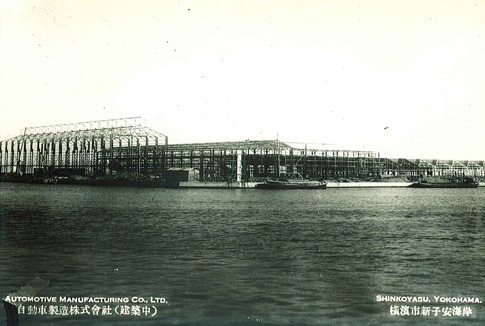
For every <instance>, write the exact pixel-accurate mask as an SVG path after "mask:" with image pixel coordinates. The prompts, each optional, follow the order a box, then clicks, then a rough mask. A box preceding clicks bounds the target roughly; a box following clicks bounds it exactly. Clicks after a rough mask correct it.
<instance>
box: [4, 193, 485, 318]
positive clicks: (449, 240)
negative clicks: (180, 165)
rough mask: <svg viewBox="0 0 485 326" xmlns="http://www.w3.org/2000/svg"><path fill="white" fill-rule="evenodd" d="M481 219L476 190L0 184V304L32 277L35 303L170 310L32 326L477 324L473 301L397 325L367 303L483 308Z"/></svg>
mask: <svg viewBox="0 0 485 326" xmlns="http://www.w3.org/2000/svg"><path fill="white" fill-rule="evenodd" d="M484 222H485V188H478V189H408V188H382V189H328V190H311V191H305V190H302V191H299V190H294V191H258V190H254V189H248V190H206V189H204V190H181V189H136V188H114V187H113V188H111V187H99V188H98V187H88V186H85V187H83V186H67V185H65V186H62V185H30V184H0V228H1V229H0V244H1V248H2V250H1V252H0V264H1V265H0V266H1V267H0V291H1V292H0V295H1V296H2V297H4V296H5V295H7V294H9V293H11V292H15V291H17V290H18V289H19V288H20V287H21V286H23V285H25V284H26V283H27V282H29V281H30V280H32V279H33V278H35V277H41V278H43V279H46V280H49V281H50V284H49V286H48V287H47V288H46V289H44V290H42V292H41V293H39V295H41V296H46V297H48V296H53V297H59V296H70V297H82V296H103V297H132V296H143V297H150V296H153V297H165V298H167V300H169V302H170V303H169V304H167V305H164V306H161V307H160V310H159V312H158V314H157V316H155V317H154V318H148V317H147V318H134V317H130V316H122V317H93V316H83V317H82V318H81V317H75V316H74V317H59V316H35V317H34V316H20V318H21V322H22V320H24V321H25V322H26V324H35V325H50V324H52V325H57V324H71V325H77V324H82V323H83V324H116V325H119V324H123V325H132V324H133V325H138V324H153V325H164V324H181V323H185V324H188V323H193V324H194V325H196V324H217V325H219V324H221V325H227V324H238V325H239V324H241V325H253V324H292V325H294V324H308V325H334V324H335V325H382V324H386V325H388V324H393V325H403V324H426V325H428V324H429V325H436V324H441V325H443V324H444V325H457V324H464V323H472V324H477V325H482V324H484V323H485V309H484V308H483V304H475V305H469V306H471V307H472V308H473V314H472V316H471V317H470V318H464V317H450V318H447V317H443V318H439V317H435V318H431V317H411V316H409V317H396V316H390V314H389V306H390V304H389V303H382V302H376V295H380V294H381V295H421V296H433V295H440V296H467V297H469V296H473V297H479V298H481V299H485V297H484V293H485V283H484V281H485V236H484V231H483V230H484V229H483V227H484ZM3 316H4V314H2V315H0V317H2V320H3V319H4V318H3ZM22 318H23V319H22Z"/></svg>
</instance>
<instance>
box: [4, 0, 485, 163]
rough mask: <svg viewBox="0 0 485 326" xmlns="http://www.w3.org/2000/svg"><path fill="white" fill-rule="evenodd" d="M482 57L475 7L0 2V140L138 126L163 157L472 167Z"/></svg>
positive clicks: (484, 32)
mask: <svg viewBox="0 0 485 326" xmlns="http://www.w3.org/2000/svg"><path fill="white" fill-rule="evenodd" d="M484 58H485V1H483V0H481V1H468V0H462V1H455V0H453V1H448V0H439V1H422V0H420V1H413V0H411V1H393V0H390V1H389V0H386V1H372V0H369V1H341V0H318V1H287V0H278V1H269V0H268V1H261V0H258V1H251V0H249V1H238V0H231V1H227V0H226V1H201V0H197V1H185V0H174V1H172V0H164V1H158V0H157V1H149V0H140V1H127V0H106V1H101V0H96V1H93V0H84V1H62V0H50V1H43V0H2V1H1V2H0V139H2V140H5V139H7V138H10V137H14V136H16V135H18V134H20V133H21V131H22V129H23V128H25V127H32V126H43V125H51V124H62V123H73V122H84V121H93V120H103V119H114V118H123V117H134V116H141V117H143V118H145V119H146V121H147V126H148V127H150V128H152V129H155V130H157V131H159V132H161V133H163V134H166V135H167V136H168V137H169V142H170V143H191V142H215V141H241V140H247V139H251V140H263V139H276V138H277V137H278V138H279V139H280V140H282V141H288V142H304V143H311V144H322V143H323V144H329V145H327V146H328V147H329V148H340V149H359V150H361V149H365V150H371V151H378V152H380V153H381V157H392V158H399V157H405V158H430V159H433V158H438V159H456V160H484V159H485V146H484V142H485V128H484V126H485V63H484ZM309 146H310V145H309ZM316 146H317V145H315V147H316ZM310 147H311V146H310Z"/></svg>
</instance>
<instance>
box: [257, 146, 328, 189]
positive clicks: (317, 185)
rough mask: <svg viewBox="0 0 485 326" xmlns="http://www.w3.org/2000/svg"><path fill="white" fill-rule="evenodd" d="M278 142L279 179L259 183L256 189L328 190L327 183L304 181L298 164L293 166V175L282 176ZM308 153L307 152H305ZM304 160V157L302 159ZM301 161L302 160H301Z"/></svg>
mask: <svg viewBox="0 0 485 326" xmlns="http://www.w3.org/2000/svg"><path fill="white" fill-rule="evenodd" d="M277 142H278V162H277V164H278V165H277V166H278V178H277V179H267V180H265V181H264V182H263V183H257V184H256V185H255V186H254V187H255V188H256V189H326V188H327V183H326V182H325V181H316V180H308V179H304V178H303V177H302V176H301V175H300V174H299V173H298V172H296V171H297V168H296V164H298V162H299V160H298V162H296V164H295V165H294V166H293V171H294V172H293V173H287V174H283V175H280V173H279V171H280V141H279V137H277ZM305 152H306V150H305ZM302 158H303V157H302ZM300 160H301V158H300Z"/></svg>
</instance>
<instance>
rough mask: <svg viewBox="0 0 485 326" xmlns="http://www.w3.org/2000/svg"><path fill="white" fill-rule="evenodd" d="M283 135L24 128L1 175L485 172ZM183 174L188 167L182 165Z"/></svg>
mask: <svg viewBox="0 0 485 326" xmlns="http://www.w3.org/2000/svg"><path fill="white" fill-rule="evenodd" d="M293 144H294V143H288V142H284V141H279V140H246V141H239V142H216V143H196V144H169V142H168V137H167V136H165V135H163V134H161V133H159V132H157V131H154V130H152V129H150V128H147V127H146V125H145V123H144V120H143V119H141V118H140V117H135V118H126V119H113V120H102V121H91V122H83V123H74V124H63V125H52V126H43V127H30V128H25V130H24V132H23V133H22V134H21V135H19V136H17V137H14V138H11V139H8V140H4V141H1V142H0V172H1V174H2V175H13V174H14V175H44V176H46V175H51V176H59V177H62V176H79V177H105V178H110V177H122V178H160V179H163V178H165V176H166V174H167V171H176V170H178V171H182V170H184V169H185V170H186V171H196V173H195V172H194V173H193V175H197V178H198V179H199V181H205V182H210V181H218V182H221V181H224V182H226V181H227V182H230V181H248V182H249V181H259V180H262V179H265V178H270V177H275V176H277V175H281V174H285V173H295V172H297V173H299V174H301V175H302V176H303V177H305V178H309V179H314V180H326V179H341V178H360V179H362V178H386V177H390V176H395V177H404V178H407V177H412V176H419V175H427V176H430V175H433V176H474V177H483V176H485V173H484V171H485V168H484V161H453V160H438V159H435V160H422V159H413V160H410V159H405V158H399V159H391V158H383V157H380V154H379V153H378V152H373V151H358V150H342V149H321V148H320V149H317V148H313V147H312V145H311V144H300V145H293ZM177 173H181V172H177Z"/></svg>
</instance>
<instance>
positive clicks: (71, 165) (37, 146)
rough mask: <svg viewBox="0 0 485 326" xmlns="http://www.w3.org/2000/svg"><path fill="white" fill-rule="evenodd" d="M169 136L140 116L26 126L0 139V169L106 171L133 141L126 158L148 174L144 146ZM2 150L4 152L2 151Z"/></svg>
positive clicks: (89, 173)
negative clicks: (14, 133) (9, 136)
mask: <svg viewBox="0 0 485 326" xmlns="http://www.w3.org/2000/svg"><path fill="white" fill-rule="evenodd" d="M160 140H162V141H164V143H165V145H167V143H168V138H167V137H166V136H165V135H163V134H161V133H158V132H156V131H154V130H152V129H149V128H147V127H146V126H145V123H144V120H143V119H141V118H140V117H134V118H124V119H111V120H100V121H90V122H82V123H75V124H62V125H51V126H42V127H31V128H25V130H24V134H23V135H19V136H17V137H14V138H11V139H8V140H5V141H2V142H0V148H1V149H0V172H1V173H20V174H33V173H35V172H39V171H40V172H41V173H54V172H56V173H69V174H87V175H93V174H105V173H106V171H107V170H108V171H109V172H110V173H111V172H112V169H107V168H108V165H109V163H110V162H112V161H113V160H116V159H121V157H120V155H121V153H122V150H121V148H122V147H125V146H130V145H131V146H132V145H134V144H135V143H136V147H137V149H138V150H137V151H135V152H130V155H129V156H128V157H126V156H125V157H124V158H125V160H126V159H128V161H130V162H131V163H133V162H135V164H136V168H135V169H132V170H135V171H136V172H137V173H139V174H142V173H147V171H148V170H149V165H152V166H153V160H154V159H155V161H156V163H157V159H158V158H153V157H152V162H149V159H148V157H147V156H148V155H147V148H148V146H150V145H159V141H160ZM2 150H3V153H2Z"/></svg>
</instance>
